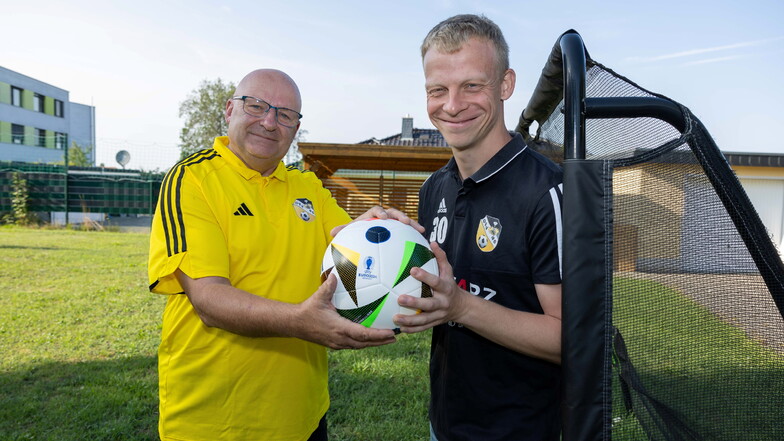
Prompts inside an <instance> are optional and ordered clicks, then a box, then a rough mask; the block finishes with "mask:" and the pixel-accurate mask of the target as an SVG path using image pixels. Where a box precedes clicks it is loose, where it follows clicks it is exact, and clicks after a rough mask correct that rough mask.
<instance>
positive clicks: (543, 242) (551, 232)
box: [529, 185, 563, 284]
mask: <svg viewBox="0 0 784 441" xmlns="http://www.w3.org/2000/svg"><path fill="white" fill-rule="evenodd" d="M562 199H563V196H562V194H561V186H560V185H558V186H555V187H552V188H551V189H550V190H549V191H548V192H547V193H545V194H544V195H542V197H541V198H540V199H539V203H538V204H537V206H536V210H535V211H534V213H533V216H532V219H531V224H530V225H531V229H530V234H529V244H530V249H531V271H532V275H533V281H534V283H542V284H558V283H561V277H562V267H561V265H562V250H563V242H562V241H563V229H562V223H561V207H562V204H563V202H562Z"/></svg>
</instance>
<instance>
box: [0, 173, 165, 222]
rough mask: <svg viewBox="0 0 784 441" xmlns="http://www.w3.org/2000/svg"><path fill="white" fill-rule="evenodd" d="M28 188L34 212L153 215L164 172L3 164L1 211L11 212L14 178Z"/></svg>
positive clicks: (0, 195) (0, 192) (29, 208)
mask: <svg viewBox="0 0 784 441" xmlns="http://www.w3.org/2000/svg"><path fill="white" fill-rule="evenodd" d="M15 173H19V175H20V177H21V178H22V179H24V180H25V182H26V186H27V193H28V200H27V209H28V211H30V212H37V213H51V212H72V213H73V212H79V213H105V214H107V215H122V214H153V212H154V211H155V203H156V201H157V199H158V192H159V191H160V187H161V181H162V180H163V174H162V173H150V172H143V171H137V170H121V169H111V168H104V167H68V169H67V170H66V168H65V167H64V166H62V165H43V164H27V163H19V162H0V212H8V211H10V210H11V202H12V197H13V190H14V189H13V176H14V174H15Z"/></svg>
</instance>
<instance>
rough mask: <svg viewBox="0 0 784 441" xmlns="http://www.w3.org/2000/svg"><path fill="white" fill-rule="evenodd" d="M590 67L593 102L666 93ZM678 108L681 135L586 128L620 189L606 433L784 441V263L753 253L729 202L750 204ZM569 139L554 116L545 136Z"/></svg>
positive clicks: (628, 124)
mask: <svg viewBox="0 0 784 441" xmlns="http://www.w3.org/2000/svg"><path fill="white" fill-rule="evenodd" d="M589 66H590V68H589V70H588V71H587V76H586V78H587V83H586V96H587V97H633V96H641V97H653V96H659V95H656V94H653V93H650V92H648V91H646V90H644V89H642V88H640V87H638V86H637V85H635V84H634V83H632V82H631V81H629V80H627V79H625V78H623V77H621V76H619V75H617V74H616V73H614V72H613V71H611V70H610V69H607V68H606V67H604V66H602V65H600V64H597V63H594V62H593V61H591V62H590V63H589ZM560 107H561V106H558V108H560ZM683 110H684V113H685V114H686V119H687V130H686V131H685V132H684V133H683V134H681V133H680V132H679V131H678V130H676V129H674V128H673V127H672V126H670V125H669V124H667V123H665V122H662V121H660V120H658V119H652V118H636V119H599V120H590V119H589V120H587V121H586V126H585V127H586V158H587V159H592V160H602V161H606V168H607V169H608V170H609V174H608V175H609V176H610V178H611V180H612V193H613V194H612V195H611V196H610V197H609V199H608V200H607V202H608V204H607V205H606V206H607V207H611V210H612V212H611V213H610V216H609V217H610V218H611V219H612V223H613V224H612V227H611V231H608V232H607V234H608V236H609V237H610V238H611V240H612V253H613V258H612V264H611V266H612V268H607V270H606V271H607V273H608V276H609V275H610V274H611V276H612V290H611V294H609V295H610V298H609V299H608V301H609V302H611V305H612V311H611V314H610V317H611V319H610V323H607V327H608V329H609V330H610V332H607V338H608V339H610V340H611V341H608V342H607V347H608V348H612V352H613V354H612V360H613V363H612V365H613V367H612V372H608V376H609V377H610V378H606V379H605V381H606V382H607V383H608V384H609V385H610V387H609V389H610V390H612V393H611V395H612V396H611V397H610V396H609V395H610V394H608V396H607V397H604V402H605V407H606V409H605V412H610V411H611V412H612V418H611V423H610V424H609V427H605V434H604V438H605V439H607V438H608V435H611V436H612V439H616V440H625V439H652V440H680V439H686V440H690V439H706V440H707V439H709V440H733V441H735V440H781V439H784V423H783V422H782V421H784V320H782V313H781V312H780V311H779V309H778V307H777V303H776V301H775V300H774V299H780V296H781V294H782V293H780V292H778V293H777V292H773V291H772V290H771V288H770V286H771V284H769V283H766V280H768V281H770V280H773V281H776V280H778V281H779V286H781V283H780V282H781V278H782V271H781V263H780V260H778V259H779V257H778V256H770V255H767V256H765V255H762V256H760V255H754V256H753V255H752V254H751V253H750V251H749V249H750V248H749V247H748V245H747V243H748V238H747V241H746V242H744V240H743V234H741V233H740V232H739V228H738V225H741V226H743V224H744V222H745V220H746V219H745V217H744V216H742V214H741V215H739V214H738V213H737V212H733V211H732V210H729V211H728V209H727V208H725V207H727V205H728V204H730V205H731V204H733V201H734V200H737V199H744V198H746V196H745V194H744V193H743V192H742V191H739V190H737V189H739V188H740V187H739V186H738V185H735V186H731V185H730V186H725V182H724V181H723V179H724V177H722V176H720V174H717V173H714V170H713V169H712V168H713V167H712V164H715V162H713V163H712V162H711V161H715V159H711V158H710V157H709V156H710V154H709V153H710V152H718V150H717V148H716V146H715V144H714V143H713V141H712V139H711V138H710V136H709V135H708V134H707V132H706V131H705V130H704V128H702V126H701V124H700V123H699V121H698V120H696V118H694V117H693V115H691V113H689V112H688V110H687V109H683ZM563 132H564V117H563V114H562V112H559V111H555V112H553V113H552V115H551V116H550V118H549V119H548V120H547V121H546V122H545V123H543V124H542V125H541V127H540V130H539V134H538V140H539V141H540V143H542V144H549V145H560V144H562V143H563V139H564V134H563ZM706 152H707V153H706ZM716 158H719V159H720V160H723V157H722V156H721V155H720V154H718V155H717V156H716ZM746 200H747V199H746ZM749 206H750V204H749ZM752 227H753V226H752ZM741 230H743V229H742V228H741ZM779 302H781V300H779ZM779 304H782V303H779Z"/></svg>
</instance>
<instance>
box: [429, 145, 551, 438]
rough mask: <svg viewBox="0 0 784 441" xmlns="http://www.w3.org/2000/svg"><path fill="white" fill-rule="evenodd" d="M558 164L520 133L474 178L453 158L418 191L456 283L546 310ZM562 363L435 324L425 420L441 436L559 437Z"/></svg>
mask: <svg viewBox="0 0 784 441" xmlns="http://www.w3.org/2000/svg"><path fill="white" fill-rule="evenodd" d="M561 182H562V173H561V169H560V167H558V166H557V165H556V164H554V163H553V162H552V161H550V160H549V159H547V158H545V157H544V156H542V155H541V154H539V153H537V152H535V151H533V150H532V149H530V148H528V147H527V146H526V145H525V142H524V141H523V139H522V137H521V136H520V135H516V136H514V138H513V139H512V140H511V141H510V142H509V143H508V144H506V145H505V146H504V147H503V148H502V149H501V150H500V151H499V152H498V153H497V154H496V155H495V156H494V157H493V158H492V159H490V161H488V162H487V163H486V164H485V165H484V166H483V167H482V168H481V169H480V170H479V171H477V172H476V173H475V174H474V175H473V176H471V177H469V178H467V179H465V180H461V178H460V174H459V171H458V169H457V165H456V163H455V160H454V158H452V159H451V160H450V161H449V163H448V164H447V165H446V166H444V167H443V168H441V169H440V170H438V171H436V172H435V173H434V174H433V175H431V176H430V177H429V178H428V180H427V181H425V183H424V184H423V185H422V188H421V190H420V192H419V222H420V223H421V224H422V225H424V226H425V228H426V232H425V237H429V238H430V240H431V241H435V242H438V243H439V245H441V247H442V248H443V249H444V250H445V251H446V254H447V256H448V258H449V263H450V264H451V265H452V267H453V268H454V275H455V280H456V281H457V283H458V285H460V286H461V287H462V288H464V289H466V290H467V291H469V292H470V293H472V294H474V295H478V296H480V297H482V298H484V299H485V300H487V301H490V302H495V303H498V304H500V305H503V306H505V307H507V308H511V309H515V310H520V311H528V312H534V313H542V307H541V305H540V304H539V301H538V299H537V296H536V291H535V290H534V284H535V283H542V284H558V283H561V268H560V265H561V258H560V252H561ZM559 388H560V366H558V365H556V364H552V363H549V362H547V361H544V360H541V359H537V358H532V357H528V356H526V355H523V354H520V353H518V352H515V351H512V350H510V349H507V348H505V347H503V346H501V345H498V344H496V343H493V342H491V341H490V340H487V339H485V338H484V337H481V336H480V335H478V334H476V333H474V332H473V331H471V330H469V329H467V328H465V327H463V326H462V325H460V324H459V323H448V324H443V325H440V326H437V327H436V328H434V329H433V342H432V345H431V358H430V389H431V401H430V421H431V423H432V425H433V429H434V431H435V433H436V436H437V437H438V439H439V441H462V440H466V441H476V440H518V441H519V440H529V439H530V440H548V439H558V436H559V433H560V414H559Z"/></svg>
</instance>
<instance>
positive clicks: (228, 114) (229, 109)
mask: <svg viewBox="0 0 784 441" xmlns="http://www.w3.org/2000/svg"><path fill="white" fill-rule="evenodd" d="M232 111H234V100H233V99H231V98H229V99H228V100H226V110H225V111H224V112H223V118H224V119H225V120H226V124H228V123H229V119H230V118H231V112H232Z"/></svg>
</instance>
